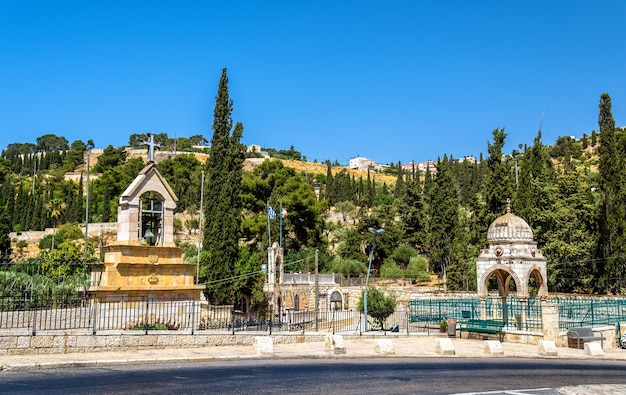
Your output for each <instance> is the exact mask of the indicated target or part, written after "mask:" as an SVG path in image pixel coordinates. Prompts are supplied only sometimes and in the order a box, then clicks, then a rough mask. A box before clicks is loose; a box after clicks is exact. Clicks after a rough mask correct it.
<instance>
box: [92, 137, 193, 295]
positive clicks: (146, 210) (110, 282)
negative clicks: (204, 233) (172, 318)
mask: <svg viewBox="0 0 626 395" xmlns="http://www.w3.org/2000/svg"><path fill="white" fill-rule="evenodd" d="M148 138H149V140H148V142H145V144H146V145H148V147H149V155H148V159H149V162H148V165H147V166H146V167H144V168H143V170H141V172H139V174H138V175H137V177H136V178H135V179H134V180H133V182H132V183H131V184H130V185H129V186H128V188H126V190H125V191H124V192H123V193H122V195H121V196H120V199H119V206H118V214H117V241H116V242H115V243H112V244H109V245H106V246H105V247H104V262H103V263H101V264H97V265H94V267H92V282H91V283H92V284H94V285H93V286H92V287H90V288H89V292H90V293H91V294H94V295H96V296H97V297H101V298H103V299H104V300H120V299H127V298H151V299H153V300H199V299H200V293H201V291H202V290H203V289H204V286H202V285H196V284H195V283H194V273H195V267H196V265H192V264H185V263H184V261H183V251H182V249H180V248H178V247H176V245H175V244H174V209H175V208H176V202H177V201H178V199H177V197H176V195H175V194H174V192H173V191H172V189H171V188H170V186H169V184H168V183H167V181H166V180H165V178H163V175H162V174H161V173H160V172H159V170H158V169H157V167H156V165H155V163H154V161H153V155H154V151H153V150H154V147H155V146H158V145H157V144H155V143H154V142H153V141H152V136H151V135H150V134H148Z"/></svg>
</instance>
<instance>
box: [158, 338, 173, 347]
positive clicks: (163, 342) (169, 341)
mask: <svg viewBox="0 0 626 395" xmlns="http://www.w3.org/2000/svg"><path fill="white" fill-rule="evenodd" d="M176 337H177V336H176V335H157V345H158V346H170V347H171V346H175V345H176Z"/></svg>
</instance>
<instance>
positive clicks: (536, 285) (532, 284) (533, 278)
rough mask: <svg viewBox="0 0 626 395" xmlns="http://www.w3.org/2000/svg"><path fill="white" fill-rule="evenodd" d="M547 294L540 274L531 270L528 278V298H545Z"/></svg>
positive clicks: (535, 270)
mask: <svg viewBox="0 0 626 395" xmlns="http://www.w3.org/2000/svg"><path fill="white" fill-rule="evenodd" d="M547 294H548V291H547V287H546V282H545V279H544V278H543V276H542V275H541V272H540V271H539V270H537V269H533V270H531V272H530V275H529V276H528V296H539V297H541V298H545V297H546V296H547Z"/></svg>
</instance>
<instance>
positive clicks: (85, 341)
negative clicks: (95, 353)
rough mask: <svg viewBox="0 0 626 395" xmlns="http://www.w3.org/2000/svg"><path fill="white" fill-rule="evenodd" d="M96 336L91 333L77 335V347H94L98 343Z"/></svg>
mask: <svg viewBox="0 0 626 395" xmlns="http://www.w3.org/2000/svg"><path fill="white" fill-rule="evenodd" d="M96 337H97V336H89V335H83V336H76V347H77V348H82V349H85V348H92V347H94V345H95V343H96Z"/></svg>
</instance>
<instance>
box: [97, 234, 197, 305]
mask: <svg viewBox="0 0 626 395" xmlns="http://www.w3.org/2000/svg"><path fill="white" fill-rule="evenodd" d="M94 266H95V267H93V269H92V274H91V275H92V279H91V280H92V284H99V285H95V286H92V287H91V288H90V289H89V292H90V293H92V294H95V295H96V296H98V297H101V298H103V300H120V299H122V298H140V297H146V298H153V299H156V300H184V299H188V300H199V299H200V292H201V291H202V290H203V289H204V286H203V285H195V284H194V280H195V265H191V264H185V263H183V256H182V250H181V249H180V248H178V247H148V246H136V245H125V244H114V245H109V246H106V247H104V263H102V264H97V265H94Z"/></svg>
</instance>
